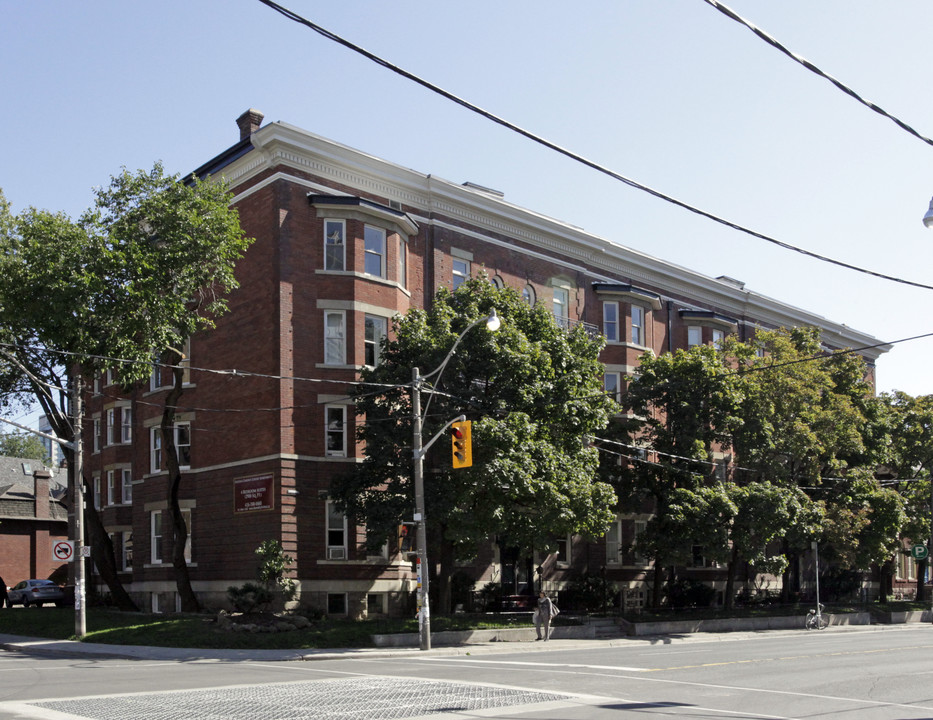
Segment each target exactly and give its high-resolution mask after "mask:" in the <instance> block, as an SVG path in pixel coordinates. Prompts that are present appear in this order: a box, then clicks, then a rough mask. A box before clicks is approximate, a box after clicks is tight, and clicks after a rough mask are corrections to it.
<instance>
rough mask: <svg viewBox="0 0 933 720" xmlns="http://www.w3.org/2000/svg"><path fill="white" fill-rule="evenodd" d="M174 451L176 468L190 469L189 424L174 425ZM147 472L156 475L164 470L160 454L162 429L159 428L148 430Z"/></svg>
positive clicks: (163, 461) (162, 457)
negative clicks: (176, 457) (176, 459)
mask: <svg viewBox="0 0 933 720" xmlns="http://www.w3.org/2000/svg"><path fill="white" fill-rule="evenodd" d="M174 432H175V437H174V439H175V451H176V453H177V454H178V467H179V469H181V470H185V469H187V468H189V467H191V423H187V422H183V423H176V424H175V431H174ZM149 448H150V453H149V470H150V472H154V473H157V472H159V471H161V470H164V469H165V455H164V453H163V452H162V449H163V448H162V429H161V428H160V427H159V426H156V427H153V428H150V430H149Z"/></svg>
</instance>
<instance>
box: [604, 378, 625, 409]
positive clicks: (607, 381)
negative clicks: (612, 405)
mask: <svg viewBox="0 0 933 720" xmlns="http://www.w3.org/2000/svg"><path fill="white" fill-rule="evenodd" d="M603 392H605V393H606V395H609V396H610V397H612V399H613V400H615V401H616V402H621V401H622V374H621V373H617V372H606V373H603Z"/></svg>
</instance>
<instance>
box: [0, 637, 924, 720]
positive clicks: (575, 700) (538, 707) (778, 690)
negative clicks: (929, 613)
mask: <svg viewBox="0 0 933 720" xmlns="http://www.w3.org/2000/svg"><path fill="white" fill-rule="evenodd" d="M504 645H506V644H504V643H498V646H497V647H491V646H482V647H478V648H476V649H475V650H472V649H471V650H470V654H469V655H456V656H454V655H445V654H440V653H433V652H432V653H417V652H413V653H406V654H397V655H391V656H378V655H377V656H373V655H369V656H361V655H354V656H348V657H347V658H345V659H342V658H335V659H327V660H317V661H313V662H308V661H305V662H301V661H297V662H261V661H243V660H237V661H223V660H216V659H215V660H198V661H187V662H178V661H165V660H146V659H138V660H124V659H106V658H94V657H78V656H74V657H41V656H33V655H24V654H22V653H18V652H0V718H2V720H13V719H17V720H25V719H27V718H28V719H36V718H47V719H53V718H54V719H58V720H74V718H91V719H93V720H139V719H140V718H146V719H151V720H175V719H179V720H181V719H184V720H189V719H192V718H218V719H220V718H223V719H235V718H244V720H271V719H278V718H282V719H283V720H284V719H285V718H288V719H289V720H300V719H302V718H315V720H331V719H332V718H333V719H337V718H341V719H347V718H377V719H383V718H399V719H401V718H428V719H431V720H453V719H454V718H481V717H483V718H489V717H502V718H547V719H548V720H576V719H578V718H579V719H581V720H582V719H583V718H586V719H587V720H603V719H609V718H611V719H612V720H628V719H629V718H641V719H644V718H646V717H653V716H657V717H665V718H674V719H675V720H677V719H681V718H704V719H706V718H747V719H751V718H756V719H757V718H780V719H782V720H783V719H785V718H819V720H833V719H840V720H841V719H843V718H844V719H846V720H849V719H852V718H854V719H866V720H867V719H869V718H870V719H872V720H876V719H878V720H887V719H891V720H893V719H895V718H896V719H897V720H917V719H919V718H927V719H931V718H933V627H931V626H928V625H911V626H896V627H885V628H878V627H872V628H870V629H865V630H852V629H849V630H835V629H829V630H825V631H823V632H806V631H803V630H801V631H797V632H775V633H757V634H742V635H732V636H730V635H728V634H724V635H718V636H709V637H706V636H702V635H699V636H693V637H689V638H684V639H655V640H650V641H646V640H634V639H633V640H631V641H621V642H620V641H614V642H613V643H612V644H609V643H596V642H588V643H573V642H569V641H568V642H566V643H564V642H557V641H552V642H550V643H547V644H545V643H521V644H519V643H516V644H515V647H514V648H513V647H504ZM508 645H509V646H511V643H509V644H508Z"/></svg>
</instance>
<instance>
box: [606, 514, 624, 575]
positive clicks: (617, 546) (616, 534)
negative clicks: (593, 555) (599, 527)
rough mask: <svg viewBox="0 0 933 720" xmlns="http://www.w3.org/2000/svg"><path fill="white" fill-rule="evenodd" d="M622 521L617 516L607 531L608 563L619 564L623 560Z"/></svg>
mask: <svg viewBox="0 0 933 720" xmlns="http://www.w3.org/2000/svg"><path fill="white" fill-rule="evenodd" d="M621 549H622V521H621V520H620V519H619V517H618V516H616V519H615V521H614V522H613V523H612V525H610V526H609V531H608V532H607V533H606V564H607V565H618V564H619V563H621V562H622V553H621Z"/></svg>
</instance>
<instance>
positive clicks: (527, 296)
mask: <svg viewBox="0 0 933 720" xmlns="http://www.w3.org/2000/svg"><path fill="white" fill-rule="evenodd" d="M522 300H524V301H525V304H526V305H534V304H535V289H534V288H533V287H531V285H526V286H525V287H524V289H523V290H522Z"/></svg>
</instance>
